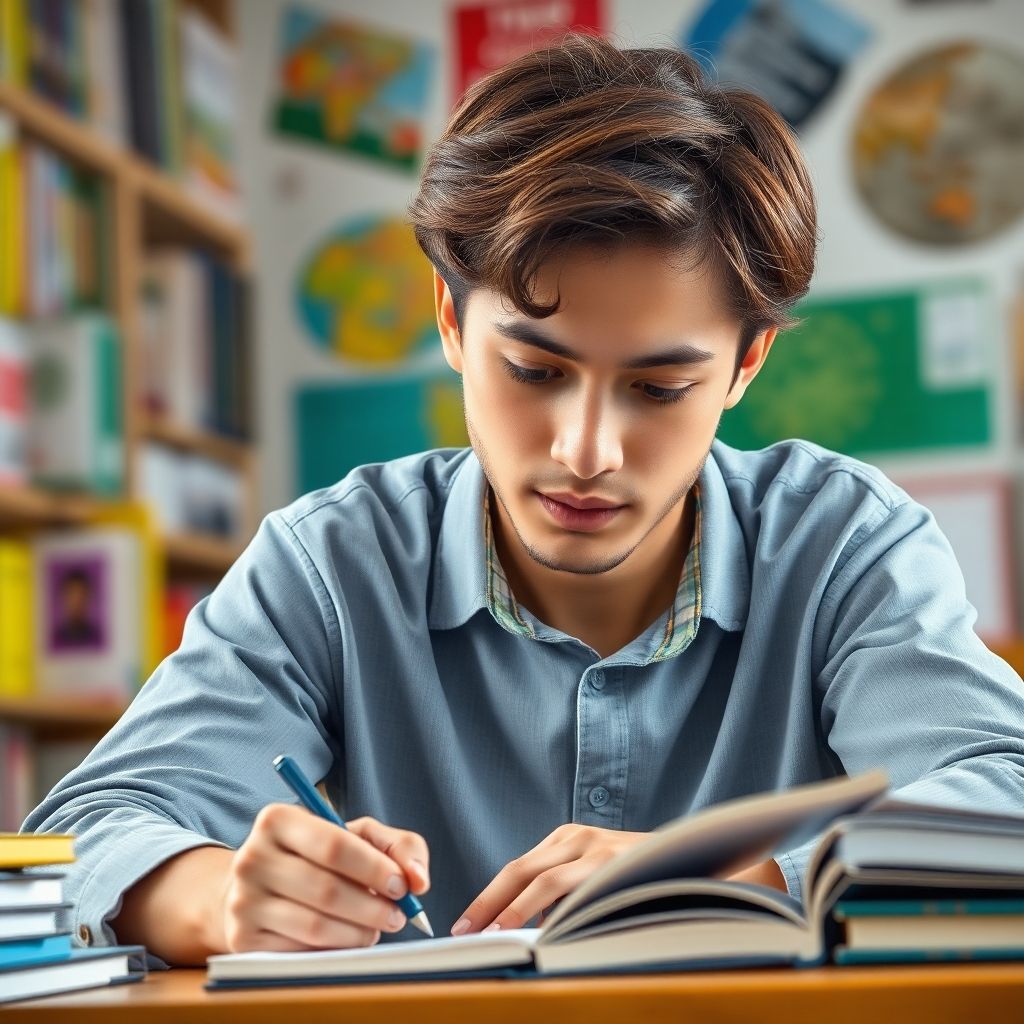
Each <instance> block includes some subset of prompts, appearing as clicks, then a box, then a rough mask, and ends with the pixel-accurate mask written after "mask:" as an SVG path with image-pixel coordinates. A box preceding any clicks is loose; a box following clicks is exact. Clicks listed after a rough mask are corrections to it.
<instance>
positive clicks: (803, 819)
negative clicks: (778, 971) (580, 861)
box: [208, 772, 1024, 988]
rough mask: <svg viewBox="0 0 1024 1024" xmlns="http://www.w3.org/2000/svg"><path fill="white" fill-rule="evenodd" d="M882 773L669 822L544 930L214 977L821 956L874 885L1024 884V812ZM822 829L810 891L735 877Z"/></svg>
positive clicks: (399, 975)
mask: <svg viewBox="0 0 1024 1024" xmlns="http://www.w3.org/2000/svg"><path fill="white" fill-rule="evenodd" d="M886 788H887V787H886V779H885V775H884V773H881V772H870V773H866V774H864V775H861V776H857V777H854V778H849V779H837V780H830V781H827V782H824V783H814V784H811V785H807V786H802V787H798V788H796V789H793V790H790V791H789V792H783V793H772V794H767V795H762V796H756V797H746V798H742V799H739V800H733V801H729V802H727V803H724V804H720V805H718V806H715V807H712V808H710V809H708V810H705V811H702V812H700V813H698V814H695V815H693V816H690V817H688V818H682V819H678V820H676V821H673V822H669V823H668V824H667V825H663V826H662V827H661V828H659V829H657V830H655V831H654V832H653V833H651V835H650V836H649V837H647V838H646V839H645V840H644V841H642V842H640V843H638V844H637V845H635V846H633V847H630V848H628V849H627V850H625V851H623V852H622V853H620V854H619V855H617V856H616V857H614V858H613V859H612V860H610V861H609V862H608V863H607V864H605V865H604V866H603V867H601V868H599V869H598V870H597V871H595V872H594V873H593V874H592V875H591V876H590V877H589V878H588V879H587V880H586V881H585V882H583V883H582V884H581V885H580V886H578V887H577V888H576V889H575V890H574V891H573V892H571V893H569V895H567V896H566V897H565V898H564V899H562V900H561V902H560V903H558V904H557V905H556V906H555V908H554V909H553V910H552V911H551V912H550V913H549V914H548V916H547V917H545V919H544V922H543V924H542V925H541V926H540V927H539V928H523V929H516V930H509V931H506V932H502V931H495V932H480V933H475V934H473V935H468V936H458V937H454V938H443V939H426V940H413V941H410V942H394V943H385V944H381V945H378V946H374V947H370V948H361V949H347V950H324V951H316V952H308V953H272V952H252V953H239V954H222V955H218V956H213V957H210V958H209V960H208V978H209V984H210V987H213V988H220V987H232V986H245V985H274V984H288V983H296V982H304V983H309V982H311V981H313V980H314V979H315V980H316V981H318V982H336V981H337V982H342V981H352V980H365V981H381V980H413V979H428V978H438V977H455V976H459V977H465V976H477V977H479V976H506V977H521V976H535V975H537V974H548V975H550V974H578V973H594V972H604V973H618V972H628V971H640V970H644V971H650V970H682V969H692V968H695V967H716V968H717V967H739V966H747V965H754V964H792V965H794V966H811V965H817V964H821V963H823V962H825V961H826V960H827V959H828V958H829V955H830V953H831V951H832V949H833V947H834V945H835V942H836V932H835V928H836V922H835V921H834V919H833V916H832V910H833V908H834V906H835V904H836V903H837V901H839V900H840V899H851V898H854V897H855V895H856V893H857V892H858V891H859V890H860V889H862V888H863V887H865V886H869V887H870V891H871V892H872V893H873V894H875V895H876V898H877V894H878V893H879V892H887V891H890V892H898V893H899V894H900V895H901V896H905V894H906V892H907V890H908V888H913V887H915V886H917V887H925V886H926V887H927V888H928V891H929V892H930V891H932V890H933V889H934V887H936V886H940V887H945V888H946V890H947V892H948V893H950V894H955V893H956V892H958V891H960V890H962V889H964V888H965V887H967V886H970V887H972V888H977V887H979V885H981V886H983V887H988V888H991V889H993V890H999V891H1001V892H1005V891H1008V890H1010V891H1012V890H1016V891H1017V893H1018V894H1021V895H1024V817H1014V816H1010V815H1001V814H991V815H990V814H984V813H981V812H971V811H960V810H957V809H954V808H945V807H936V806H915V805H911V804H907V803H904V802H899V801H894V800H890V801H888V802H887V801H886V800H885V799H884V794H885V791H886ZM814 836H819V838H818V840H817V842H816V843H815V846H814V854H813V855H812V857H811V860H810V862H809V864H808V867H807V871H806V874H805V878H804V901H803V902H802V903H801V902H799V901H797V900H796V899H794V898H793V897H792V896H790V895H788V894H785V893H781V892H778V891H776V890H774V889H771V888H768V887H766V886H758V885H752V884H749V883H742V882H735V881H727V880H726V879H727V877H728V876H729V875H731V874H734V873H735V872H736V871H738V870H740V869H742V868H743V867H745V866H748V865H750V864H754V863H757V862H759V861H761V860H763V859H765V858H766V857H768V856H770V855H772V854H773V853H777V852H779V851H781V850H786V849H792V848H794V847H795V846H798V845H801V844H803V843H804V842H807V841H809V840H811V839H812V838H813V837H814Z"/></svg>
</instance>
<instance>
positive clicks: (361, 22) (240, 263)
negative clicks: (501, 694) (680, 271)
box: [0, 0, 1024, 829]
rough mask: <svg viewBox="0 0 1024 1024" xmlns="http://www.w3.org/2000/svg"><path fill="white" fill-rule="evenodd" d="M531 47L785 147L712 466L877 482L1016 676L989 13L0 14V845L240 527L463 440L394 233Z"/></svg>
mask: <svg viewBox="0 0 1024 1024" xmlns="http://www.w3.org/2000/svg"><path fill="white" fill-rule="evenodd" d="M566 28H575V29H579V30H583V31H590V32H595V33H602V34H605V35H607V36H609V37H610V38H611V39H612V40H613V41H615V42H616V43H618V44H620V45H657V46H675V47H682V48H686V49H689V50H690V51H691V52H693V53H695V54H696V55H697V56H698V57H699V58H700V59H701V60H702V62H704V63H705V65H706V67H707V69H708V73H709V74H711V75H713V76H716V77H717V78H718V79H719V80H721V81H723V82H727V83H731V84H738V85H743V86H745V87H747V88H750V89H753V90H754V91H756V92H759V93H761V94H762V95H763V96H765V97H766V98H767V99H768V100H769V101H770V102H772V103H773V104H774V105H775V107H776V108H777V109H778V110H779V111H780V112H781V113H782V114H783V116H785V117H786V119H787V120H788V121H789V123H790V124H791V125H792V126H793V127H794V129H795V130H796V132H797V133H798V135H799V137H800V139H801V143H802V146H803V149H804V152H805V154H806V156H807V159H808V161H809V163H810V166H811V168H812V171H813V175H814V179H815V183H816V188H817V193H818V201H819V210H820V225H821V249H820V260H819V265H818V271H817V274H816V276H815V279H814V282H813V285H812V290H811V293H810V295H809V297H808V299H807V300H806V302H805V303H803V304H802V306H801V307H800V309H799V311H798V312H799V313H800V315H801V317H802V323H801V325H800V327H798V328H797V329H795V330H793V331H791V332H789V333H788V334H786V335H784V336H783V337H782V338H781V339H780V341H779V342H778V343H777V344H776V346H775V348H774V350H773V352H772V357H771V359H770V360H769V363H768V366H767V368H766V370H765V371H764V373H763V374H762V376H761V378H759V380H758V382H757V383H756V384H755V386H754V387H753V388H752V389H751V390H750V391H749V392H748V395H747V397H746V398H745V399H744V401H743V403H741V405H740V406H739V407H738V408H737V409H735V410H733V411H731V412H730V413H727V415H726V417H725V419H723V422H722V427H721V431H720V436H721V437H722V438H723V439H724V440H725V441H727V442H729V443H731V444H735V445H738V446H741V447H748V448H753V447H761V446H763V445H766V444H770V443H772V442H774V441H777V440H780V439H783V438H787V437H804V438H808V439H810V440H813V441H817V442H819V443H821V444H823V445H826V446H827V447H830V448H834V449H837V450H839V451H842V452H845V453H848V454H850V455H854V456H856V457H858V458H861V459H864V460H866V461H868V462H871V463H874V464H876V465H878V466H879V467H881V468H882V469H883V470H884V471H885V472H887V473H888V474H889V475H890V476H891V477H892V478H893V479H894V480H895V481H896V482H897V483H899V484H900V485H901V486H903V487H904V488H906V489H907V490H908V491H909V492H910V494H911V495H913V496H914V497H915V498H917V499H918V500H920V501H921V502H923V503H924V504H925V505H927V506H928V507H929V508H931V509H932V511H933V512H934V514H935V516H936V518H937V519H938V521H939V524H940V525H941V526H942V528H943V530H944V531H945V532H946V535H947V536H948V537H949V539H950V541H951V543H952V545H953V547H954V549H955V551H956V553H957V555H958V557H959V559H960V562H961V565H962V567H963V571H964V576H965V580H966V586H967V593H968V597H969V599H970V600H971V602H972V604H973V605H974V607H975V608H976V609H977V611H978V620H977V630H978V632H979V634H980V635H981V636H982V637H983V639H985V641H986V642H987V643H988V644H989V645H990V646H992V647H993V648H994V649H996V650H997V651H999V652H1000V653H1002V654H1003V655H1004V656H1005V657H1007V659H1008V660H1010V661H1011V662H1012V663H1014V664H1015V666H1016V668H1017V670H1018V672H1019V671H1020V670H1021V667H1022V665H1024V645H1022V642H1021V640H1020V637H1021V636H1022V625H1024V624H1022V618H1021V609H1020V603H1019V601H1018V594H1019V592H1020V589H1021V585H1022V582H1024V568H1022V566H1024V558H1022V555H1024V512H1022V508H1024V504H1022V503H1024V484H1022V481H1024V444H1022V433H1024V416H1022V414H1021V399H1022V396H1024V5H1022V4H1021V3H1020V2H1019V0H932V2H927V0H916V2H915V0H873V2H867V0H862V2H855V0H673V2H668V0H642V2H641V0H492V2H488V3H482V2H477V3H466V4H458V3H442V2H440V0H376V2H374V3H373V4H369V3H358V2H355V0H301V2H295V3H293V2H285V0H244V2H232V0H0V829H15V828H17V827H18V825H19V824H20V822H21V821H22V819H23V818H24V816H25V814H26V813H27V811H28V810H29V809H30V807H32V806H33V805H34V804H35V803H36V802H37V801H38V799H40V798H41V796H42V795H43V794H45V793H46V792H47V791H48V789H49V788H50V787H51V786H52V785H53V783H54V782H55V781H57V780H58V779H59V778H60V777H61V776H62V775H63V774H64V773H65V772H66V771H68V770H69V769H70V768H71V767H73V766H74V764H76V763H77V762H78V761H79V760H81V758H82V757H83V756H84V755H85V753H86V752H87V751H88V750H89V749H90V747H91V746H92V745H93V744H94V743H95V742H96V739H97V738H98V737H99V736H101V735H102V734H103V732H104V731H106V730H107V729H108V728H109V727H110V726H111V724H112V723H113V722H114V721H116V719H117V716H118V715H119V714H120V713H121V711H122V710H123V708H124V707H125V705H126V704H127V703H128V702H129V701H130V700H131V697H132V695H133V694H134V693H135V692H136V691H137V689H138V688H139V687H140V686H141V685H142V683H143V682H144V681H145V679H146V678H147V677H148V676H149V674H150V673H151V672H152V670H153V668H155V666H156V665H157V664H158V663H159V661H160V660H161V659H162V658H163V657H165V656H166V654H167V653H169V652H170V651H173V650H174V649H175V648H176V646H177V645H178V643H179V642H180V638H181V630H182V625H183V622H184V619H185V616H186V615H187V614H188V611H189V610H190V608H191V607H192V606H193V605H194V604H195V603H196V601H198V600H200V599H201V598H202V596H203V595H204V594H206V593H208V592H209V591H210V590H211V589H212V588H213V587H214V586H215V585H216V583H217V580H218V579H219V578H220V576H221V575H222V574H223V573H224V572H225V571H226V569H227V568H228V566H229V565H230V564H231V563H232V561H233V560H234V558H235V557H236V556H237V554H238V552H239V551H240V550H241V548H242V547H243V546H244V545H245V543H246V542H247V540H248V539H249V538H250V537H251V535H252V533H253V531H254V530H255V528H256V525H257V523H258V522H259V519H260V517H261V516H262V515H263V514H264V513H266V512H267V511H269V510H270V509H273V508H276V507H279V506H281V505H283V504H286V503H287V502H289V501H290V500H291V499H292V498H294V497H296V496H297V495H299V494H300V493H303V492H305V491H307V490H310V489H313V488H316V487H321V486H325V485H328V484H330V483H332V482H333V481H335V480H337V479H338V478H339V477H341V476H343V475H344V474H345V473H346V472H347V471H348V470H349V469H351V468H352V467H353V466H356V465H359V464H361V463H365V462H371V461H377V460H381V459H389V458H394V457H396V456H399V455H403V454H406V453H409V452H414V451H418V450H422V449H425V448H431V447H436V446H446V445H463V444H465V443H466V436H465V431H464V425H463V421H462V408H461V396H460V392H459V386H458V380H457V378H455V377H454V376H453V375H452V374H451V373H450V372H449V371H447V369H446V368H445V365H444V362H443V359H442V357H441V352H440V345H439V341H438V337H437V333H436V329H435V326H434V314H433V301H432V293H431V286H430V274H429V266H428V264H427V263H426V261H425V259H424V257H423V256H422V255H421V253H420V252H419V250H418V249H417V247H416V245H415V242H414V240H413V236H412V232H411V230H410V229H409V228H408V227H407V226H406V225H405V223H404V217H403V215H404V210H405V207H406V204H407V203H408V201H409V198H410V197H411V195H412V192H413V190H414V187H415V183H416V175H417V169H418V166H419V163H420V161H421V158H422V156H423V153H424V150H425V147H427V146H428V145H429V144H430V142H431V141H432V140H433V139H434V138H436V137H437V136H438V134H439V133H440V132H441V130H442V129H443V126H444V123H445V120H446V118H447V115H448V113H449V112H450V110H451V108H452V106H453V104H454V103H455V101H456V100H457V98H458V97H459V95H460V94H461V93H462V91H463V90H464V89H465V88H466V86H467V85H469V84H470V83H472V82H474V81H475V80H476V79H478V78H479V77H481V76H482V75H485V74H486V73H487V72H489V71H490V70H492V69H494V68H496V67H498V66H500V65H501V64H502V63H504V62H505V61H507V60H509V59H511V58H513V57H515V56H516V55H518V54H520V53H522V52H524V51H525V50H528V49H531V48H533V47H537V46H540V45H544V44H546V43H547V42H549V41H550V40H552V39H557V37H558V36H559V34H560V33H562V32H563V31H564V30H565V29H566ZM210 685H216V680H210Z"/></svg>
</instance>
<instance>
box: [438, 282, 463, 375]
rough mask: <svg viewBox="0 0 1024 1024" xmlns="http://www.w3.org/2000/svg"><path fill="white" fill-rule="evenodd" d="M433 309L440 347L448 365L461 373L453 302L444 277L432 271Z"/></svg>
mask: <svg viewBox="0 0 1024 1024" xmlns="http://www.w3.org/2000/svg"><path fill="white" fill-rule="evenodd" d="M434 310H435V312H436V313H437V329H438V331H439V332H440V334H441V348H442V349H443V350H444V357H445V359H446V360H447V362H448V365H449V366H450V367H451V368H452V369H453V370H454V371H455V372H456V373H462V337H461V335H460V334H459V324H458V321H457V320H456V318H455V303H454V301H453V300H452V293H451V292H450V291H449V290H448V285H447V283H446V282H445V279H444V278H443V277H442V276H441V275H440V274H439V273H438V272H437V271H436V270H435V271H434Z"/></svg>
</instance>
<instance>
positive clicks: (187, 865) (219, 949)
mask: <svg viewBox="0 0 1024 1024" xmlns="http://www.w3.org/2000/svg"><path fill="white" fill-rule="evenodd" d="M233 856H234V851H232V850H226V849H224V848H223V847H219V846H199V847H195V848H194V849H191V850H186V851H185V852H184V853H180V854H178V855H176V856H174V857H171V858H170V859H169V860H167V861H165V862H164V863H163V864H161V865H160V866H159V867H157V868H156V869H154V870H153V871H151V872H150V873H149V874H148V875H146V876H145V877H144V878H142V879H140V880H139V881H138V882H137V883H136V884H135V885H134V886H132V888H131V889H129V890H128V891H127V892H126V893H125V894H124V902H123V903H122V905H121V910H120V912H119V913H118V915H117V917H116V918H114V919H113V920H112V921H111V926H112V927H113V929H114V932H115V934H116V935H117V940H118V942H121V943H125V944H140V945H143V946H145V947H146V948H147V949H148V950H149V951H150V952H151V953H154V954H156V956H158V957H160V958H161V959H162V960H165V961H167V963H169V964H172V965H178V966H188V965H198V966H202V965H203V964H205V963H206V958H207V957H208V956H210V955H211V954H213V953H224V952H227V942H226V940H225V937H224V915H223V910H222V907H223V899H224V888H225V885H226V882H227V876H228V870H229V868H230V866H231V860H232V857H233Z"/></svg>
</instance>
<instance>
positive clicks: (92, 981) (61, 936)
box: [0, 833, 146, 1003]
mask: <svg viewBox="0 0 1024 1024" xmlns="http://www.w3.org/2000/svg"><path fill="white" fill-rule="evenodd" d="M74 859H75V853H74V836H70V835H33V834H30V833H29V834H22V835H11V834H4V833H0V869H3V870H0V1003H10V1002H14V1001H15V1000H18V999H27V998H29V997H32V996H39V995H53V994H55V993H57V992H70V991H73V990H75V989H82V988H93V987H96V986H100V985H112V984H122V983H124V982H130V981H138V980H140V979H141V978H142V977H144V976H145V973H146V967H145V952H146V951H145V948H144V947H142V946H109V947H106V948H99V949H76V948H74V946H73V942H72V937H71V934H70V933H69V932H68V931H67V928H66V916H65V915H66V914H67V912H68V911H69V910H70V909H72V907H73V904H71V903H68V902H66V901H65V900H64V888H63V875H62V874H61V873H60V872H59V871H56V870H45V869H52V868H54V867H56V866H59V865H62V864H69V863H71V862H73V861H74ZM29 867H31V868H42V869H44V870H35V871H33V872H32V873H30V874H29V873H25V872H24V871H23V869H24V868H29Z"/></svg>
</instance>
